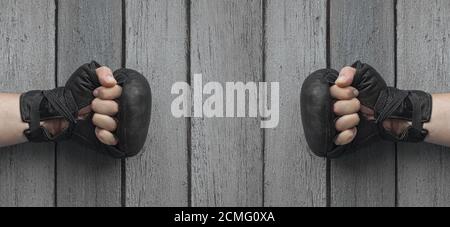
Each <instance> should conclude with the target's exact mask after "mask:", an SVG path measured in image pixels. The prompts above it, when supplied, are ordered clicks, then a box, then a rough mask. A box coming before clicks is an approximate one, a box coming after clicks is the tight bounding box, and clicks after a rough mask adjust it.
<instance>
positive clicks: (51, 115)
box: [21, 87, 78, 143]
mask: <svg viewBox="0 0 450 227" xmlns="http://www.w3.org/2000/svg"><path fill="white" fill-rule="evenodd" d="M77 110H78V108H77V106H76V104H75V101H74V100H73V97H72V94H71V93H70V92H68V91H66V90H65V88H63V87H62V88H57V89H54V90H49V91H32V92H28V93H25V94H23V95H22V97H21V112H22V119H23V121H24V122H28V123H29V126H30V128H29V129H27V130H25V131H24V135H25V136H26V137H27V139H28V141H30V142H36V143H39V142H58V141H62V140H66V139H70V137H71V136H72V134H73V130H74V128H75V126H76V124H77V120H76V118H75V116H76V114H77V113H78V111H77ZM56 118H64V119H66V120H67V121H68V122H69V127H68V128H67V129H66V130H64V131H63V132H62V133H61V134H59V135H56V136H53V135H51V133H50V132H49V131H48V130H47V129H46V128H44V127H42V126H41V125H40V123H41V121H45V120H49V119H56Z"/></svg>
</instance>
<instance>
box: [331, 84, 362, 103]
mask: <svg viewBox="0 0 450 227" xmlns="http://www.w3.org/2000/svg"><path fill="white" fill-rule="evenodd" d="M330 93H331V97H333V98H335V99H338V100H350V99H353V98H356V97H358V95H359V91H358V90H356V88H354V87H346V88H341V87H339V86H337V85H334V86H332V87H331V88H330Z"/></svg>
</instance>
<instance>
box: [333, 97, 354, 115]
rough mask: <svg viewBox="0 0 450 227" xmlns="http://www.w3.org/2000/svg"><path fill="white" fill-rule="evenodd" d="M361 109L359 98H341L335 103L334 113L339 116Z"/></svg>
mask: <svg viewBox="0 0 450 227" xmlns="http://www.w3.org/2000/svg"><path fill="white" fill-rule="evenodd" d="M360 109H361V103H360V102H359V100H358V99H352V100H341V101H337V102H336V103H335V104H334V113H335V114H336V115H338V116H344V115H350V114H354V113H358V112H359V111H360Z"/></svg>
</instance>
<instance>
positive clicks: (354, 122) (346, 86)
mask: <svg viewBox="0 0 450 227" xmlns="http://www.w3.org/2000/svg"><path fill="white" fill-rule="evenodd" d="M355 74H356V69H355V68H352V67H345V68H343V69H342V70H341V72H340V73H339V77H338V79H337V80H336V84H335V85H333V86H332V87H331V88H330V93H331V96H332V97H333V98H334V99H335V100H336V102H335V104H334V106H333V109H334V113H335V114H336V115H337V116H339V118H338V119H337V120H336V130H337V131H338V132H339V134H338V136H337V137H336V139H335V144H336V145H338V146H341V145H347V144H349V143H351V142H352V141H353V140H354V139H355V137H356V135H357V133H358V130H357V128H356V126H358V124H359V122H360V117H359V114H358V113H359V112H360V111H361V103H360V102H359V100H358V99H357V97H358V95H359V92H358V90H357V89H356V88H354V87H351V85H352V83H353V79H354V77H355Z"/></svg>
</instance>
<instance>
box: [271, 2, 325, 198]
mask: <svg viewBox="0 0 450 227" xmlns="http://www.w3.org/2000/svg"><path fill="white" fill-rule="evenodd" d="M266 7H267V8H266V37H267V38H266V68H265V69H266V81H268V82H271V81H275V82H280V87H281V88H282V89H281V94H280V99H281V100H280V103H281V108H280V124H279V125H278V127H277V128H276V129H268V130H266V136H265V138H266V143H265V144H266V146H265V157H266V158H265V167H266V168H265V205H266V206H321V207H323V206H326V179H327V177H326V173H327V172H326V160H324V159H320V158H316V157H314V156H312V155H311V154H310V153H309V151H308V149H309V148H308V145H307V143H306V140H305V139H304V133H303V126H302V123H301V118H300V91H301V89H300V88H301V87H302V84H303V81H304V79H305V78H306V77H307V76H308V75H309V74H310V73H312V72H313V71H315V70H317V69H320V68H325V67H326V52H327V51H326V46H327V45H326V43H327V42H326V32H327V29H326V21H327V19H326V16H327V14H326V1H309V0H286V1H279V0H269V1H268V2H267V6H266Z"/></svg>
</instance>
